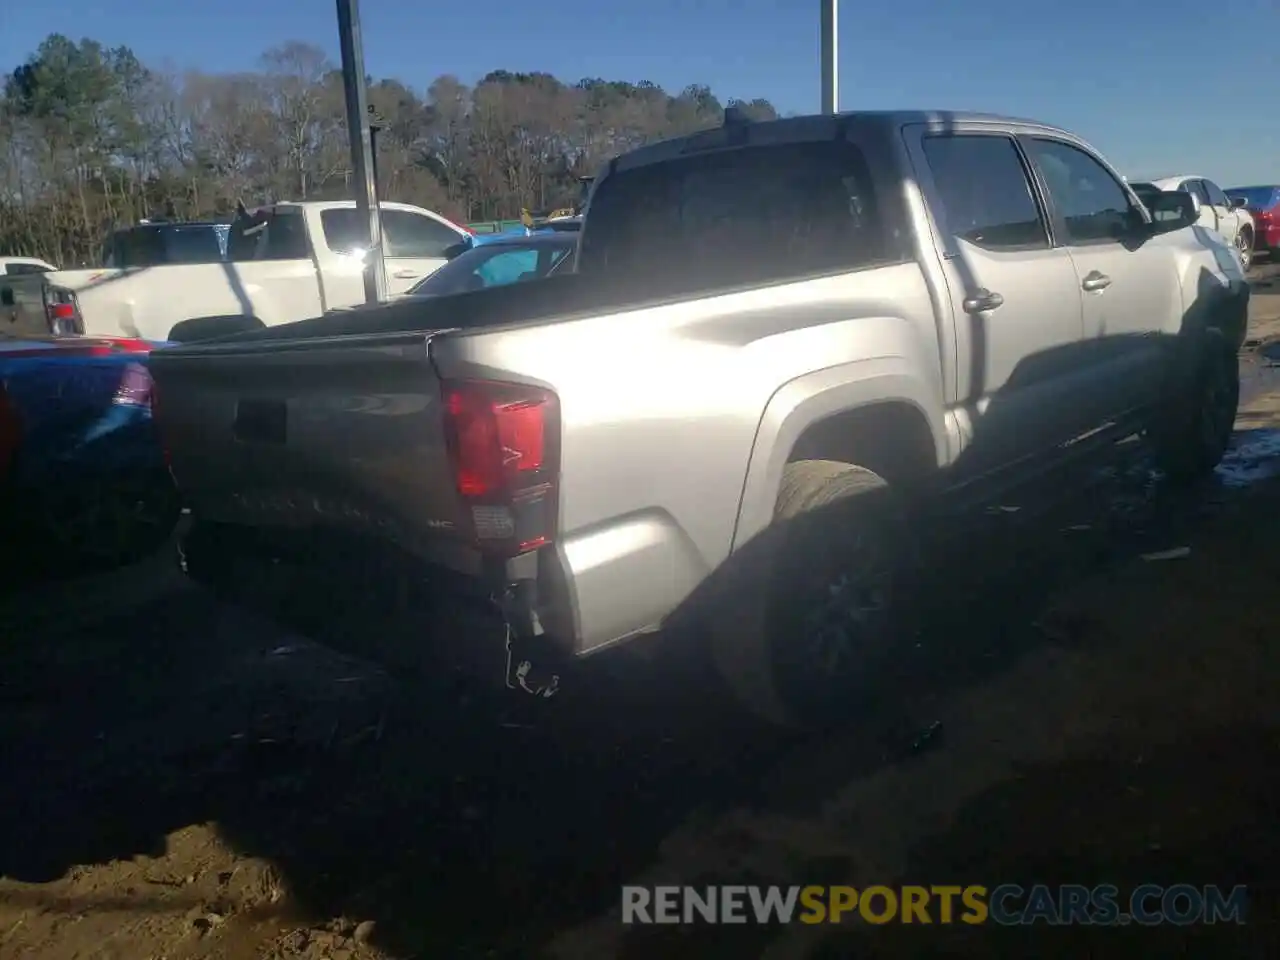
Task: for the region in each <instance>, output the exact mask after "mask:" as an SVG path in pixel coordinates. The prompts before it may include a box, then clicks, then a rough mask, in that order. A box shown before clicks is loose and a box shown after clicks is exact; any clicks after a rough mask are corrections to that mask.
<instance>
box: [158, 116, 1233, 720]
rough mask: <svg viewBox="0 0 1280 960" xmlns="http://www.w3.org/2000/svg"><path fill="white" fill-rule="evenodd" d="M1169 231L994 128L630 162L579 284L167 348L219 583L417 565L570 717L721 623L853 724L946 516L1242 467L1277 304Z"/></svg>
mask: <svg viewBox="0 0 1280 960" xmlns="http://www.w3.org/2000/svg"><path fill="white" fill-rule="evenodd" d="M1151 203H1152V206H1153V207H1154V208H1155V215H1153V213H1152V212H1150V211H1148V209H1147V208H1146V207H1145V206H1144V205H1143V204H1142V203H1140V202H1138V200H1137V198H1136V197H1135V196H1134V195H1133V193H1132V191H1131V190H1130V189H1129V188H1128V187H1127V186H1126V184H1125V183H1124V181H1123V180H1122V179H1121V177H1120V176H1118V175H1117V174H1116V172H1115V171H1114V169H1113V168H1112V167H1111V166H1109V165H1108V164H1107V163H1106V162H1105V161H1104V160H1103V159H1102V158H1101V157H1100V156H1099V154H1098V153H1097V152H1096V151H1095V150H1093V149H1092V148H1091V147H1090V146H1089V145H1088V144H1087V143H1085V142H1084V141H1082V140H1081V139H1079V138H1078V137H1076V136H1074V135H1072V134H1070V133H1067V132H1065V131H1063V130H1059V129H1056V128H1054V127H1050V126H1046V125H1043V124H1039V123H1034V122H1029V121H1023V120H1013V119H1007V118H1000V117H993V116H987V115H958V114H941V113H926V112H919V113H851V114H844V115H839V116H812V117H799V118H791V119H785V120H777V121H770V122H765V123H740V122H737V121H733V122H728V123H727V124H726V125H725V126H723V127H720V128H717V129H712V130H709V131H705V132H703V133H699V134H696V135H693V136H689V137H685V138H681V139H676V140H671V141H667V142H663V143H659V144H655V145H652V146H647V147H644V148H641V149H639V150H636V151H634V152H632V153H628V154H625V155H623V156H620V157H618V158H617V159H615V160H614V161H612V162H611V163H610V164H609V165H608V167H607V168H606V169H605V170H604V171H603V172H602V174H601V175H600V177H599V178H598V179H597V181H596V183H595V185H594V188H593V191H592V194H591V198H590V200H589V203H588V207H587V214H586V221H585V226H584V229H583V233H582V236H581V240H580V247H579V251H578V255H579V260H578V272H577V273H576V274H573V275H569V276H564V277H557V278H552V279H548V280H545V281H540V282H538V283H534V284H526V285H516V286H512V287H504V288H497V289H493V290H487V291H480V292H474V293H462V294H458V295H454V296H448V297H439V298H433V299H432V300H430V301H418V302H404V303H392V304H388V305H386V306H384V307H381V308H376V309H372V310H369V311H359V312H355V313H352V314H349V315H346V316H342V315H337V316H330V317H323V318H317V319H314V320H306V321H302V322H299V323H294V324H288V325H285V326H280V327H276V328H273V329H269V330H264V331H258V332H254V333H248V334H241V335H236V336H232V337H227V338H222V339H220V340H218V341H211V342H207V343H205V344H200V345H189V346H187V345H183V346H178V347H174V348H169V349H165V350H162V351H160V352H158V353H156V354H154V355H153V359H152V363H153V375H154V378H155V382H156V401H155V403H156V416H157V418H158V420H159V422H160V424H161V426H162V430H163V433H164V436H165V437H166V438H167V445H168V453H169V457H170V462H171V465H172V470H173V472H174V475H175V477H176V479H177V482H178V484H179V486H180V487H181V489H182V490H183V491H184V492H185V494H186V496H187V498H188V500H189V504H190V506H191V509H192V512H193V516H194V521H195V522H194V525H193V528H192V530H191V533H190V535H189V536H188V537H187V539H186V541H185V543H184V547H183V550H184V555H185V558H186V560H185V563H186V567H187V569H188V571H189V572H190V573H191V574H192V575H193V576H195V577H197V578H198V579H200V580H203V581H208V582H217V581H219V578H220V577H223V576H225V574H226V572H227V571H228V570H229V569H230V568H231V567H232V565H234V564H235V562H236V558H237V557H239V556H241V555H242V554H244V553H246V552H248V551H251V550H252V551H261V550H266V551H267V552H274V553H278V554H279V555H280V556H286V555H287V556H289V557H291V558H293V559H295V560H299V561H301V562H303V563H307V564H313V563H321V562H324V563H330V562H346V563H349V564H351V565H352V566H353V567H355V566H359V565H360V564H364V563H367V562H372V561H369V560H367V559H364V558H368V557H372V556H388V555H390V554H392V553H394V554H395V555H396V556H397V557H399V558H402V559H403V560H404V565H403V566H397V567H396V569H397V570H400V571H402V572H401V573H397V574H396V577H397V578H400V580H399V582H400V583H401V584H402V585H404V584H408V585H409V589H416V588H417V586H416V585H419V584H425V583H426V582H427V580H428V578H431V579H432V580H433V582H440V580H441V578H446V577H447V581H446V582H449V583H453V582H458V583H461V584H471V585H475V586H477V587H478V588H479V590H480V592H481V593H483V594H485V595H491V596H493V597H494V598H496V599H497V600H498V604H497V606H498V608H499V609H500V610H501V611H502V620H503V622H504V623H505V626H506V630H505V631H503V634H504V635H505V636H506V637H507V638H508V651H507V654H506V655H505V658H503V659H501V662H503V663H505V664H506V665H505V666H504V667H502V670H503V671H504V672H503V674H502V676H504V677H505V678H506V681H507V685H508V686H512V687H524V688H526V689H530V690H534V691H537V692H541V693H544V694H545V693H547V692H549V690H550V689H551V688H552V687H553V686H554V683H555V682H556V681H558V678H559V677H560V676H561V675H562V673H563V671H566V670H570V669H571V668H572V665H573V663H574V662H575V661H576V660H578V659H580V658H582V657H585V656H586V655H590V654H595V653H597V652H600V651H604V650H606V649H607V648H610V647H613V646H615V645H617V644H619V643H621V642H623V641H626V640H629V639H631V638H634V637H637V636H639V635H642V634H645V633H648V632H651V631H655V630H658V629H659V628H664V627H667V626H670V625H673V624H678V625H680V626H681V627H682V628H683V626H684V625H694V626H697V627H699V629H698V630H694V631H690V632H689V633H688V634H686V633H685V631H684V630H683V629H679V630H675V629H673V631H672V634H673V635H678V636H681V637H683V636H685V635H688V636H690V637H695V636H701V637H706V638H707V639H708V640H709V642H710V645H711V648H712V649H713V650H714V653H715V657H714V659H715V661H716V662H717V663H718V664H719V665H720V667H721V668H722V670H723V673H724V676H725V677H726V679H727V680H728V681H729V682H730V684H731V686H732V687H733V689H735V690H736V691H737V692H738V693H739V694H740V695H741V696H742V697H743V699H744V700H745V701H746V702H747V703H748V704H749V705H750V706H752V707H753V708H755V709H756V710H758V711H759V712H760V713H761V714H762V715H763V716H766V717H768V718H771V719H773V720H777V721H779V722H782V723H809V722H816V721H820V720H821V719H822V718H823V717H824V716H827V715H829V713H830V711H831V710H834V709H838V708H839V706H840V705H841V704H842V703H848V702H849V701H850V700H851V699H852V698H856V697H857V696H859V693H858V691H859V685H860V684H874V683H875V682H876V677H877V673H878V671H879V670H880V669H881V668H882V667H883V666H884V665H885V664H886V662H887V660H886V658H889V657H892V656H893V653H894V650H895V645H896V644H898V643H900V642H901V637H902V629H903V619H902V618H903V617H904V616H906V615H909V612H910V611H909V608H910V606H911V604H910V602H909V601H908V602H904V600H903V597H902V595H901V590H900V589H899V587H900V585H901V583H902V582H903V581H902V579H901V578H902V577H903V575H904V571H905V570H907V569H908V565H909V564H910V563H911V562H913V561H912V557H913V544H915V543H916V542H917V540H916V537H915V536H913V533H914V532H915V531H917V530H918V529H919V524H918V522H916V521H914V520H913V517H916V516H918V514H916V513H915V511H917V510H919V509H922V508H923V506H924V505H929V504H932V503H935V502H941V501H940V500H938V498H943V497H946V498H950V500H951V502H962V503H969V502H978V501H981V500H982V499H984V498H985V497H989V496H995V495H997V493H999V492H1002V491H1003V490H1004V489H1005V488H1006V487H1007V486H1008V485H1009V484H1012V483H1017V482H1021V481H1024V480H1025V479H1026V478H1028V477H1030V476H1032V475H1043V472H1044V471H1046V470H1052V469H1054V468H1055V467H1056V466H1057V465H1059V464H1062V463H1064V462H1065V458H1067V457H1069V456H1072V455H1073V454H1075V453H1077V452H1079V451H1082V450H1086V449H1094V450H1095V451H1096V450H1097V449H1098V447H1099V445H1100V444H1108V443H1111V442H1114V441H1115V440H1117V439H1120V438H1122V437H1125V436H1132V435H1133V434H1134V433H1135V432H1145V433H1146V434H1147V435H1148V436H1149V437H1150V438H1151V440H1152V442H1153V445H1154V448H1155V450H1156V453H1157V455H1158V457H1159V460H1160V462H1161V463H1162V465H1163V466H1164V467H1165V469H1166V470H1167V471H1168V472H1169V473H1170V474H1172V475H1174V476H1176V477H1179V478H1188V477H1195V476H1198V475H1202V474H1205V473H1207V472H1209V471H1211V470H1212V469H1213V467H1214V466H1215V465H1216V464H1217V463H1218V461H1219V460H1220V458H1221V457H1222V455H1223V453H1224V451H1225V449H1226V446H1227V443H1228V440H1229V437H1230V433H1231V430H1232V424H1233V420H1234V416H1235V412H1236V406H1237V403H1238V396H1239V381H1238V372H1237V364H1236V352H1237V349H1238V348H1239V346H1240V344H1241V342H1242V340H1243V337H1244V326H1245V317H1246V313H1247V304H1248V297H1249V288H1248V285H1247V284H1246V282H1245V279H1244V276H1243V274H1242V272H1241V269H1240V263H1239V260H1238V259H1237V258H1236V256H1235V255H1234V253H1233V251H1232V250H1231V249H1230V248H1229V247H1228V246H1227V245H1226V244H1225V243H1224V242H1223V241H1222V240H1221V238H1219V237H1216V236H1215V235H1213V234H1211V233H1209V232H1208V231H1204V230H1202V229H1199V228H1198V227H1195V226H1194V221H1195V214H1194V210H1193V209H1192V206H1191V202H1190V198H1189V197H1187V196H1186V195H1179V194H1167V195H1162V196H1161V197H1158V198H1155V199H1154V200H1152V201H1151ZM379 569H382V568H379ZM423 589H425V587H423ZM496 634H497V631H495V635H496ZM424 636H428V637H429V636H430V635H429V634H426V633H424ZM424 642H429V641H426V640H424ZM497 646H501V644H497ZM531 668H532V672H531ZM563 675H564V676H568V674H567V673H563ZM531 676H534V677H536V676H542V677H543V679H542V680H541V681H538V682H534V681H532V680H530V679H529V678H530V677H531Z"/></svg>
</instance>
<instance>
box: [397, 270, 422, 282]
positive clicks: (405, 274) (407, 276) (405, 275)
mask: <svg viewBox="0 0 1280 960" xmlns="http://www.w3.org/2000/svg"><path fill="white" fill-rule="evenodd" d="M392 276H393V277H395V278H396V279H397V280H414V279H416V278H418V277H420V276H422V274H421V273H419V272H418V271H417V270H397V271H396V272H395V273H393V274H392Z"/></svg>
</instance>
